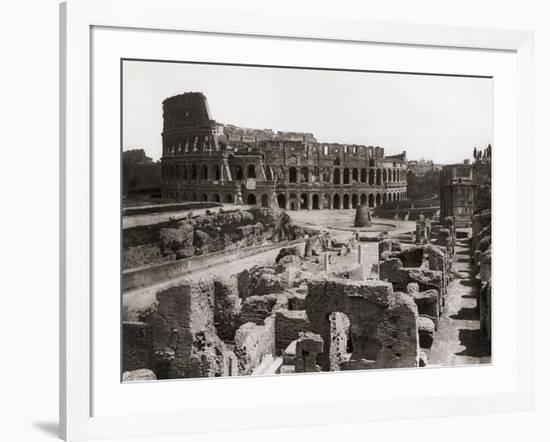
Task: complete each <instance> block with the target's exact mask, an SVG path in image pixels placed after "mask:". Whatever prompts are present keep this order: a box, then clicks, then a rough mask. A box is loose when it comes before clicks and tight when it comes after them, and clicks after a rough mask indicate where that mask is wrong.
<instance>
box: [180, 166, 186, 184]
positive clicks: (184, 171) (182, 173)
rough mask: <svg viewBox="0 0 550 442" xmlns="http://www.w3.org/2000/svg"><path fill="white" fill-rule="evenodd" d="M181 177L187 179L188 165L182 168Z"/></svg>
mask: <svg viewBox="0 0 550 442" xmlns="http://www.w3.org/2000/svg"><path fill="white" fill-rule="evenodd" d="M181 179H182V180H185V181H186V180H187V165H184V166H183V167H182V168H181Z"/></svg>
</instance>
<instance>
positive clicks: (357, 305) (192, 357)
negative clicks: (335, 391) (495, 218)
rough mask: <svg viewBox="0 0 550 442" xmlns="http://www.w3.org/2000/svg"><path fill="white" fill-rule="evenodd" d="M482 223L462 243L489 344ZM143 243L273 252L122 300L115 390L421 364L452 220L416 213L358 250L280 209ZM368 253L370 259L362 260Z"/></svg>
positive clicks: (206, 219) (445, 272)
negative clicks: (143, 383)
mask: <svg viewBox="0 0 550 442" xmlns="http://www.w3.org/2000/svg"><path fill="white" fill-rule="evenodd" d="M490 220H491V218H490V212H488V211H481V212H480V213H478V214H476V215H474V216H473V226H472V236H471V238H470V241H471V249H472V254H471V259H472V262H473V266H474V269H475V275H476V278H477V279H476V281H478V282H477V284H479V299H478V305H479V319H480V323H481V331H482V333H483V337H484V339H486V340H488V341H490V339H491V333H490V330H491V307H490V306H491V223H490ZM370 221H371V218H370V212H369V210H368V208H365V206H358V209H357V214H356V221H355V223H356V224H360V225H361V226H364V225H368V224H369V223H370ZM157 227H158V226H157ZM148 238H149V239H151V240H152V241H151V242H150V243H148V244H149V245H148V247H158V251H157V252H155V254H154V255H155V256H171V259H174V260H178V259H187V258H191V257H194V256H195V257H196V256H211V254H215V253H217V252H219V251H220V250H226V249H239V248H241V247H244V245H245V244H246V245H248V246H251V245H255V246H263V245H265V244H266V243H270V244H280V248H279V249H278V252H277V250H276V251H275V252H274V255H273V257H274V258H272V260H271V261H270V262H268V263H261V264H256V265H251V266H249V267H247V268H245V269H244V270H239V271H238V272H230V271H228V272H227V273H226V274H225V273H224V274H223V275H220V274H219V272H218V273H217V274H215V275H214V274H212V276H211V277H204V278H200V279H199V280H194V279H192V278H190V279H189V280H187V279H179V280H177V281H176V282H174V284H173V285H171V286H169V287H163V288H162V289H159V290H158V291H156V293H155V295H154V299H151V301H150V302H145V303H143V302H142V301H140V302H142V303H141V304H139V306H138V307H136V306H133V307H132V306H131V304H132V303H136V304H138V301H137V300H138V299H139V296H138V295H137V294H135V295H132V296H130V295H128V296H126V297H125V298H124V302H125V303H126V304H127V305H126V306H125V310H124V311H125V312H129V311H131V312H132V314H131V315H130V314H126V317H125V318H124V322H123V324H122V336H123V358H122V365H123V372H124V374H123V380H124V381H140V380H147V379H173V378H194V377H221V376H244V375H267V374H270V375H274V374H288V373H308V372H319V371H343V370H357V369H380V368H403V367H425V366H429V365H430V364H431V361H430V355H431V352H430V349H431V348H432V346H433V345H434V342H436V341H437V339H438V330H439V329H440V328H441V327H442V325H441V324H442V323H441V317H442V314H443V312H444V311H445V308H446V302H447V297H448V295H449V293H448V290H449V284H450V283H451V281H452V280H453V278H454V277H455V276H454V271H453V260H454V259H455V258H454V252H455V245H456V240H457V239H456V238H457V233H456V228H455V226H454V224H453V220H452V218H445V219H444V220H443V222H442V223H438V222H435V221H433V220H429V219H425V218H424V217H423V216H420V217H419V219H418V220H417V221H416V230H414V231H412V232H410V234H409V235H404V234H403V233H399V234H396V235H393V236H392V234H391V233H387V232H386V233H384V234H380V235H378V236H377V237H376V236H375V237H374V242H373V241H368V242H364V241H361V240H360V236H359V234H358V233H357V232H352V233H350V235H349V237H348V239H342V238H343V237H342V236H341V235H340V236H339V237H338V238H335V237H332V236H331V234H330V233H329V232H328V231H326V230H324V231H307V230H303V229H301V228H299V227H297V226H294V224H293V223H292V221H291V220H290V218H289V217H288V215H286V212H284V210H280V209H271V208H268V209H252V210H247V211H239V210H235V211H224V212H217V213H215V211H210V212H209V214H205V215H201V216H199V217H188V218H186V219H183V220H179V221H177V222H176V223H175V224H174V223H172V224H171V225H169V226H164V227H162V228H157V231H156V232H155V233H154V234H153V233H151V232H149V236H148ZM153 239H154V241H153ZM292 241H294V242H292ZM367 247H373V250H374V253H373V255H374V261H369V260H367V259H366V258H365V251H366V250H367ZM131 249H132V248H131V247H130V248H129V249H128V250H131ZM369 250H370V249H369ZM130 255H131V253H130V252H129V254H128V256H130ZM129 260H130V258H129ZM222 273H223V272H222ZM130 307H131V308H130Z"/></svg>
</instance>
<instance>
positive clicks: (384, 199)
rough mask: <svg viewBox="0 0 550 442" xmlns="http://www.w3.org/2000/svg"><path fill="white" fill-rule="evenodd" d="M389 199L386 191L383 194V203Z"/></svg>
mask: <svg viewBox="0 0 550 442" xmlns="http://www.w3.org/2000/svg"><path fill="white" fill-rule="evenodd" d="M387 200H388V195H387V194H386V193H384V194H383V195H382V204H384V203H385V202H386V201H387Z"/></svg>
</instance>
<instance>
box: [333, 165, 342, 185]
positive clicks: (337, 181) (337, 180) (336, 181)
mask: <svg viewBox="0 0 550 442" xmlns="http://www.w3.org/2000/svg"><path fill="white" fill-rule="evenodd" d="M332 181H333V183H334V184H340V168H339V167H335V168H334V179H333V180H332Z"/></svg>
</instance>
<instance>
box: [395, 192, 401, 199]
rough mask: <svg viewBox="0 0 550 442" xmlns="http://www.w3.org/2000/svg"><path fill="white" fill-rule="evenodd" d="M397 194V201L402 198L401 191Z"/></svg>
mask: <svg viewBox="0 0 550 442" xmlns="http://www.w3.org/2000/svg"><path fill="white" fill-rule="evenodd" d="M396 196H397V201H399V200H400V199H401V198H400V196H401V195H400V194H399V193H397V194H396Z"/></svg>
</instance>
